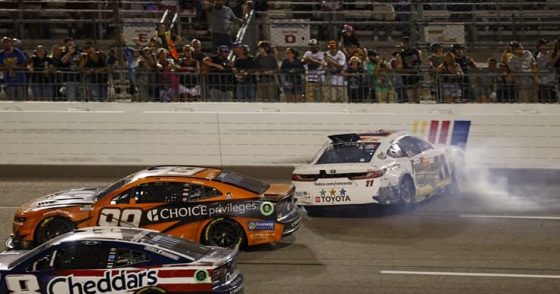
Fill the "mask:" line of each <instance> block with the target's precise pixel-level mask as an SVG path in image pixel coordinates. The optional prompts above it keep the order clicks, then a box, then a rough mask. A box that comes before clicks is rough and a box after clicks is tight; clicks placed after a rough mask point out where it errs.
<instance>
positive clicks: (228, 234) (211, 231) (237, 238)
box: [202, 218, 245, 248]
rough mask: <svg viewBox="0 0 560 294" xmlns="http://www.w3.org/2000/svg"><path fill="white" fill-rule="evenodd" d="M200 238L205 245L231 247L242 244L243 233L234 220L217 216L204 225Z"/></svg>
mask: <svg viewBox="0 0 560 294" xmlns="http://www.w3.org/2000/svg"><path fill="white" fill-rule="evenodd" d="M202 240H203V243H204V244H205V245H209V246H219V247H225V248H233V247H235V246H237V245H239V246H241V245H244V243H245V233H244V232H243V228H241V226H240V225H239V224H238V223H236V222H235V221H233V220H230V219H226V218H218V219H215V220H213V221H211V222H210V223H209V224H208V226H206V229H205V230H204V235H203V236H202Z"/></svg>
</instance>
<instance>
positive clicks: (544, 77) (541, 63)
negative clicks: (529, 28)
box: [535, 39, 558, 103]
mask: <svg viewBox="0 0 560 294" xmlns="http://www.w3.org/2000/svg"><path fill="white" fill-rule="evenodd" d="M552 54H553V51H552V48H551V46H550V41H549V40H547V39H539V40H538V41H537V54H536V56H535V59H536V62H537V67H538V72H539V76H538V81H539V89H538V98H539V101H538V102H540V103H556V102H558V96H557V95H558V94H557V91H558V89H557V85H556V82H557V78H556V72H555V69H554V57H553V56H552Z"/></svg>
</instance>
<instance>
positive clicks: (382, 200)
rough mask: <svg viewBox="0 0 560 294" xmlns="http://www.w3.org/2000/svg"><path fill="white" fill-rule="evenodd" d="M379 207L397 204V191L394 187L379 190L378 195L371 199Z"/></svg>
mask: <svg viewBox="0 0 560 294" xmlns="http://www.w3.org/2000/svg"><path fill="white" fill-rule="evenodd" d="M372 198H373V200H374V201H375V202H377V203H378V204H380V205H391V204H397V203H398V202H399V190H398V189H397V188H396V187H392V186H388V187H381V188H379V193H378V195H375V196H373V197H372Z"/></svg>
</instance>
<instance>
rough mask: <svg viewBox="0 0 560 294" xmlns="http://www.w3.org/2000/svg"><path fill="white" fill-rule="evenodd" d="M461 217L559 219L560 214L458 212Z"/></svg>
mask: <svg viewBox="0 0 560 294" xmlns="http://www.w3.org/2000/svg"><path fill="white" fill-rule="evenodd" d="M459 217H463V218H502V219H534V220H560V216H545V215H543V216H537V215H535V216H533V215H486V214H460V215H459Z"/></svg>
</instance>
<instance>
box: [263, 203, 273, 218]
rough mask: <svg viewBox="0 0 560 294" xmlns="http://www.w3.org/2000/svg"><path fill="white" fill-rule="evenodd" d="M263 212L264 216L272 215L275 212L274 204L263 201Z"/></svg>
mask: <svg viewBox="0 0 560 294" xmlns="http://www.w3.org/2000/svg"><path fill="white" fill-rule="evenodd" d="M260 210H261V213H262V215H264V216H270V215H272V214H273V213H274V204H272V203H271V202H268V201H266V202H263V203H261V207H260Z"/></svg>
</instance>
